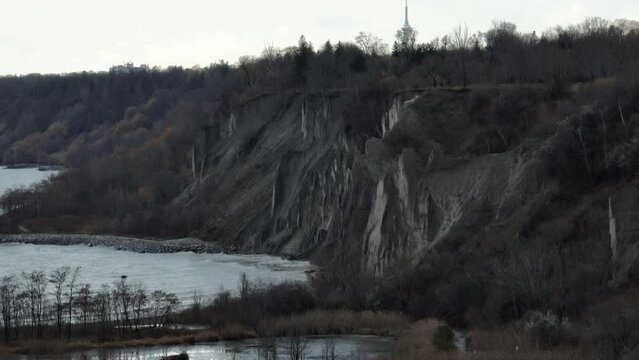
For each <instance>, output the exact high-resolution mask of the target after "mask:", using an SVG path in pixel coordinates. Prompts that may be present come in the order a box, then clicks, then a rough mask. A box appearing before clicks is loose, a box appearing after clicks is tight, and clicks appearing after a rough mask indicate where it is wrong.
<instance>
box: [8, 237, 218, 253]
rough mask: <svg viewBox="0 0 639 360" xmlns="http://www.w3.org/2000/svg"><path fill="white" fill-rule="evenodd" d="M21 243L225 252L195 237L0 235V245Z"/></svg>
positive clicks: (134, 250) (164, 251) (132, 249)
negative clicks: (157, 238)
mask: <svg viewBox="0 0 639 360" xmlns="http://www.w3.org/2000/svg"><path fill="white" fill-rule="evenodd" d="M9 243H21V244H35V245H64V246H66V245H87V246H102V247H110V248H114V249H117V250H124V251H133V252H137V253H152V254H162V253H177V252H195V253H220V252H224V250H225V249H223V248H222V247H220V246H218V245H216V244H211V243H207V242H204V241H202V240H199V239H194V238H184V239H175V240H149V239H139V238H131V237H121V236H110V235H71V234H19V235H2V234H0V244H9Z"/></svg>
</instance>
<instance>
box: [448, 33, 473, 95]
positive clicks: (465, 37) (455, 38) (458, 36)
mask: <svg viewBox="0 0 639 360" xmlns="http://www.w3.org/2000/svg"><path fill="white" fill-rule="evenodd" d="M451 39H452V47H453V49H454V50H456V52H457V54H458V56H459V67H460V72H461V74H462V84H463V86H464V87H466V85H467V84H468V72H467V69H466V68H467V62H468V55H469V52H470V49H471V47H472V45H473V37H472V36H471V35H470V33H469V32H468V27H467V26H466V25H465V24H464V26H463V27H462V26H461V25H459V26H457V27H456V28H455V29H454V30H453V34H452V35H451Z"/></svg>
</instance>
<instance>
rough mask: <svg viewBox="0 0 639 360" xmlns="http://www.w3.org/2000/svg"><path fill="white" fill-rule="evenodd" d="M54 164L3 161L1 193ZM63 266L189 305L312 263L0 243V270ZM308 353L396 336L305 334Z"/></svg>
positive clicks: (385, 348) (82, 278) (391, 343)
mask: <svg viewBox="0 0 639 360" xmlns="http://www.w3.org/2000/svg"><path fill="white" fill-rule="evenodd" d="M53 174H55V172H49V171H38V170H37V169H6V168H0V195H1V194H2V193H4V192H5V191H6V190H9V189H13V188H17V187H26V186H31V185H33V184H36V183H38V182H40V181H42V180H45V179H46V178H47V177H49V176H51V175H53ZM62 266H71V267H80V268H81V271H80V273H79V277H78V280H77V283H78V284H84V283H88V284H91V285H92V287H93V289H94V290H96V289H98V288H99V287H100V286H101V285H102V284H112V283H113V282H115V281H117V280H118V279H120V278H121V277H122V276H123V275H126V276H127V277H128V279H129V282H130V283H132V284H139V285H140V286H142V287H144V288H145V289H147V290H149V291H153V290H165V291H169V292H174V293H176V294H177V295H178V297H179V298H180V299H181V301H182V304H183V305H188V304H189V303H191V302H192V299H193V293H194V291H197V292H198V295H201V296H203V297H204V298H205V299H207V298H211V297H213V296H215V294H217V293H219V292H220V291H221V289H227V290H235V289H236V288H237V284H238V280H239V277H240V275H241V274H242V273H245V274H247V276H248V278H249V279H250V280H252V281H257V282H262V283H278V282H284V281H305V280H306V279H307V276H306V271H307V270H309V269H310V268H311V265H310V264H309V263H308V262H305V261H287V260H284V259H281V258H278V257H273V256H266V255H226V254H194V253H173V254H140V253H134V252H127V251H118V250H115V249H112V248H104V247H89V246H82V245H78V246H55V245H29V244H0V277H2V276H5V275H14V274H18V275H19V274H20V273H22V272H31V271H44V272H51V271H52V270H55V269H57V268H59V267H62ZM304 342H305V351H304V354H305V358H306V359H309V360H314V359H323V358H324V353H325V349H326V346H327V344H330V343H332V344H333V346H334V348H335V354H336V355H337V357H336V358H338V359H344V360H346V359H357V360H359V359H368V360H372V359H388V358H389V357H390V354H391V352H392V351H393V349H394V347H395V340H394V339H392V338H385V337H372V336H340V337H336V338H333V339H331V340H327V338H321V337H313V338H306V339H305V340H304ZM287 343H288V342H287V340H286V339H279V340H277V342H276V349H277V353H278V359H288V358H290V357H289V355H288V354H287ZM263 346H264V340H259V339H255V340H246V341H237V342H218V343H210V344H198V345H189V346H169V347H148V348H132V349H117V350H96V351H88V352H83V353H77V354H71V355H59V356H54V357H52V356H44V357H35V356H9V357H7V359H12V360H13V359H15V360H26V359H52V360H76V359H83V360H84V359H87V360H111V359H114V360H115V359H117V360H134V359H135V360H138V359H140V360H146V359H149V360H151V359H153V360H156V359H158V360H159V359H161V358H162V357H164V356H166V355H177V354H180V353H182V352H186V353H188V355H189V357H190V359H191V360H231V359H234V360H254V359H258V358H259V356H258V353H259V349H260V348H262V347H263Z"/></svg>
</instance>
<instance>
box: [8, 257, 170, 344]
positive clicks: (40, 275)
mask: <svg viewBox="0 0 639 360" xmlns="http://www.w3.org/2000/svg"><path fill="white" fill-rule="evenodd" d="M79 275H80V268H71V267H61V268H58V269H56V270H54V271H52V272H51V273H48V274H47V273H45V272H42V271H33V272H28V273H27V272H23V273H21V274H20V275H6V276H3V277H2V278H1V279H0V318H1V320H2V334H3V338H4V341H5V343H11V342H16V341H22V340H29V339H43V338H47V337H51V338H57V339H62V338H64V337H66V338H67V339H71V338H72V336H73V335H74V331H75V332H79V333H81V334H82V335H87V334H94V335H97V336H101V337H102V338H105V339H107V338H110V337H112V336H114V335H121V336H130V335H135V334H137V333H139V332H140V331H141V330H142V329H144V328H151V329H161V328H164V327H166V325H167V321H168V317H169V315H171V314H172V313H173V312H174V311H176V310H177V309H178V307H179V305H180V300H179V299H178V297H177V295H175V294H174V293H168V292H165V291H162V290H157V291H153V292H148V291H147V290H145V289H144V288H143V287H141V286H140V285H133V284H131V283H129V282H128V280H127V278H126V277H125V276H123V277H122V278H121V279H119V280H117V281H114V282H113V283H112V284H104V285H102V286H101V287H100V288H99V289H92V287H91V285H90V284H80V283H79V282H78V280H79Z"/></svg>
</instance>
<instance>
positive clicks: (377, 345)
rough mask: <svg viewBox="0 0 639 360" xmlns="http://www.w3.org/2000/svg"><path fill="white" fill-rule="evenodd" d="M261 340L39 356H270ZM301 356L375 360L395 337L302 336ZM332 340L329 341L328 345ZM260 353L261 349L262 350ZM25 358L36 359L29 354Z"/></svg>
mask: <svg viewBox="0 0 639 360" xmlns="http://www.w3.org/2000/svg"><path fill="white" fill-rule="evenodd" d="M265 343H266V341H265V340H260V339H255V340H246V341H235V342H218V343H213V344H200V345H192V346H170V347H150V348H137V349H121V350H103V351H89V352H84V353H76V354H72V355H61V356H56V357H50V356H49V357H43V358H42V359H45V358H46V359H52V360H80V359H82V360H85V359H86V360H160V359H162V358H163V357H164V356H167V355H178V354H181V353H183V352H186V353H187V354H188V355H189V359H190V360H255V359H260V358H268V359H270V358H272V357H263V356H260V352H261V351H260V350H259V349H260V348H264V344H265ZM276 344H277V346H276V349H277V352H276V353H277V359H282V360H284V359H291V356H290V351H289V350H288V349H289V348H290V345H289V344H290V342H289V341H288V340H287V339H278V340H277V342H276ZM303 344H304V351H303V353H304V359H307V360H319V359H330V358H331V356H328V357H327V356H325V354H326V352H327V349H331V348H334V349H335V350H334V354H335V359H340V360H351V359H352V360H375V359H379V360H381V359H390V356H391V354H392V351H393V349H394V348H395V339H393V338H387V337H376V336H339V337H335V338H326V337H312V338H306V339H305V340H304V341H303ZM330 344H332V345H330ZM330 353H333V352H332V351H331V352H330ZM262 354H264V352H263V351H262ZM14 359H15V360H26V359H27V357H20V356H17V357H13V358H12V359H11V360H14ZM29 359H38V357H31V358H29Z"/></svg>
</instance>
